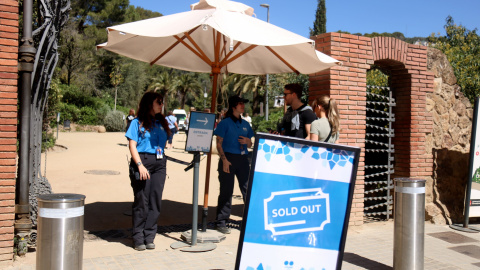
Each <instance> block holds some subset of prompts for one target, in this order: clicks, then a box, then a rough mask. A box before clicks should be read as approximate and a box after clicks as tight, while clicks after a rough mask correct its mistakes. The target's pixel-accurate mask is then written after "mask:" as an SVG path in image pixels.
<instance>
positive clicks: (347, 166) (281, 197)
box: [236, 133, 360, 270]
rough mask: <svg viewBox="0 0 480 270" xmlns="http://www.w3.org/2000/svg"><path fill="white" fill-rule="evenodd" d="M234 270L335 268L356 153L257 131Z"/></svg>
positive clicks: (343, 236)
mask: <svg viewBox="0 0 480 270" xmlns="http://www.w3.org/2000/svg"><path fill="white" fill-rule="evenodd" d="M255 141H256V143H255V148H254V157H253V158H254V160H253V163H252V172H251V173H250V182H249V191H248V196H247V203H246V206H245V211H244V221H243V223H242V234H241V237H240V243H239V248H238V254H237V262H236V269H241V270H257V269H264V270H267V269H271V270H273V269H305V270H327V269H339V267H340V266H341V261H342V257H343V248H344V246H345V239H346V232H347V228H348V218H349V214H350V206H351V202H352V198H353V190H354V185H355V178H356V171H357V166H358V159H359V155H360V149H359V148H356V147H348V146H342V145H333V144H326V143H319V142H313V141H307V140H301V139H294V138H289V137H284V136H276V135H269V134H262V133H259V134H257V136H256V137H255Z"/></svg>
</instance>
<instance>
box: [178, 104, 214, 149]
mask: <svg viewBox="0 0 480 270" xmlns="http://www.w3.org/2000/svg"><path fill="white" fill-rule="evenodd" d="M214 127H215V114H212V113H203V112H191V114H190V119H189V121H188V138H187V142H186V144H185V151H191V152H205V153H208V152H210V147H211V145H212V137H213V128H214Z"/></svg>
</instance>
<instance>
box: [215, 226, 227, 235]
mask: <svg viewBox="0 0 480 270" xmlns="http://www.w3.org/2000/svg"><path fill="white" fill-rule="evenodd" d="M215 230H217V231H219V232H221V233H223V234H229V233H230V232H231V230H230V228H227V227H226V226H217V227H215Z"/></svg>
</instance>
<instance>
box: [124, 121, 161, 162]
mask: <svg viewBox="0 0 480 270" xmlns="http://www.w3.org/2000/svg"><path fill="white" fill-rule="evenodd" d="M125 137H127V138H129V139H131V140H134V141H136V142H137V151H138V152H139V153H149V154H155V153H156V149H157V147H158V146H160V148H162V149H164V147H165V144H166V143H167V132H165V130H164V129H163V127H162V124H161V123H160V121H158V120H157V121H156V122H155V125H154V126H153V128H152V130H151V131H148V130H145V128H144V127H142V128H141V129H140V123H139V122H138V119H137V118H135V119H133V120H132V123H130V127H129V128H128V130H127V133H126V134H125Z"/></svg>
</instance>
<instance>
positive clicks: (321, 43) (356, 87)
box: [310, 33, 433, 225]
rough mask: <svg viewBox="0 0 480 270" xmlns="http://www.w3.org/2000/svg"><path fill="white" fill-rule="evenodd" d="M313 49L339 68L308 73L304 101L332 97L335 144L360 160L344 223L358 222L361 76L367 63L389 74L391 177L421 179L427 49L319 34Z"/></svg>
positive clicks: (427, 169)
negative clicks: (337, 117)
mask: <svg viewBox="0 0 480 270" xmlns="http://www.w3.org/2000/svg"><path fill="white" fill-rule="evenodd" d="M313 39H314V40H315V41H316V48H317V50H319V51H321V52H323V53H326V54H328V55H330V56H332V57H334V58H336V59H338V60H340V61H342V65H339V66H335V67H332V68H331V69H329V70H327V71H323V72H320V73H315V74H311V75H310V98H311V99H313V98H314V97H316V96H317V95H321V94H327V95H330V96H331V97H332V98H335V99H336V100H337V101H338V104H339V110H340V114H341V122H340V124H341V135H340V140H339V143H340V144H346V145H351V146H356V147H360V148H361V149H362V154H361V157H360V162H359V168H358V173H357V181H356V186H355V195H354V199H353V205H352V213H351V216H350V225H360V224H362V223H363V206H364V205H363V199H364V195H363V194H364V183H365V177H364V173H365V168H364V166H365V162H364V158H365V154H364V152H365V151H364V150H365V128H366V127H365V124H366V109H365V108H366V106H365V105H366V77H367V71H368V70H369V69H370V68H371V65H373V64H375V65H378V66H381V67H382V69H385V70H388V71H389V73H390V81H391V85H390V86H391V87H392V89H394V95H395V98H396V103H397V106H396V108H395V119H396V122H395V125H394V129H395V134H396V136H395V138H394V140H393V143H394V145H395V161H396V162H395V175H394V176H395V177H400V176H402V177H418V178H426V177H429V176H431V175H432V168H433V164H432V163H433V159H432V155H431V154H428V153H427V151H426V148H425V139H426V135H427V133H431V131H432V129H433V119H432V116H431V115H430V114H429V113H427V110H426V95H427V93H431V92H433V74H432V73H431V72H428V71H427V47H424V46H419V45H412V44H408V43H405V42H403V41H401V40H398V39H395V38H390V37H376V38H369V37H362V36H356V35H350V34H340V33H325V34H321V35H318V36H315V37H313Z"/></svg>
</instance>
